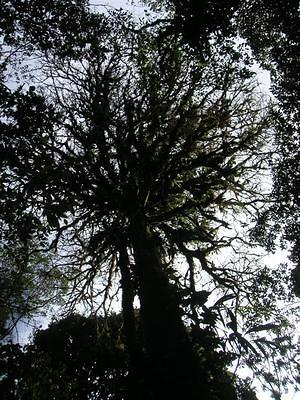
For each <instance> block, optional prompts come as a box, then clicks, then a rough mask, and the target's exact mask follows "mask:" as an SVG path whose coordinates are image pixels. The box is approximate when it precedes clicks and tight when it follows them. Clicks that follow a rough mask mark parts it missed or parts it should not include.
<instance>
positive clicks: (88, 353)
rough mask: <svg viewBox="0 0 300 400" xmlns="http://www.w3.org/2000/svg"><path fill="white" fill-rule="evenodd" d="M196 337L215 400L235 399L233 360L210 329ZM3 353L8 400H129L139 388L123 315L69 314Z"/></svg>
mask: <svg viewBox="0 0 300 400" xmlns="http://www.w3.org/2000/svg"><path fill="white" fill-rule="evenodd" d="M191 334H192V337H193V342H194V343H195V344H197V347H198V349H199V352H200V353H201V359H202V374H201V375H204V376H205V380H206V381H207V382H210V385H211V386H212V388H214V395H215V396H217V397H216V398H219V396H220V393H221V392H227V396H228V398H234V384H233V382H231V380H230V377H229V375H227V374H226V372H225V370H224V366H225V365H226V363H227V362H228V360H227V359H226V357H225V355H224V354H223V353H221V352H220V349H219V352H217V351H216V346H217V344H218V340H217V338H216V337H214V336H213V335H212V334H211V333H209V332H208V331H205V332H202V333H201V331H198V332H197V333H196V332H193V333H191ZM140 339H141V338H140ZM0 349H1V350H0V351H1V360H2V361H1V363H0V372H1V376H2V379H1V381H0V391H1V394H2V399H3V400H9V399H14V400H17V399H22V400H26V399H30V400H35V399H39V400H43V399H45V400H46V399H47V400H52V399H65V400H68V399H70V400H71V399H72V400H73V399H82V400H83V399H95V398H97V399H107V398H110V399H127V398H130V397H128V392H129V387H128V386H129V385H130V384H133V385H137V382H133V383H131V381H130V377H129V375H128V372H129V357H128V353H127V351H126V347H125V344H124V337H123V333H122V318H121V316H120V315H111V316H109V317H108V318H107V319H103V318H101V317H89V318H86V317H83V316H81V315H77V314H73V315H69V316H68V317H66V318H64V319H62V320H59V321H56V322H52V323H51V324H50V326H49V328H47V329H46V330H40V331H37V332H36V333H35V335H34V340H33V343H32V344H29V345H27V346H25V348H23V349H21V348H20V346H19V345H17V344H15V345H14V344H6V345H3V346H2V347H1V348H0ZM236 385H237V390H239V391H241V392H243V394H242V396H241V398H242V399H243V400H246V399H248V397H246V396H247V395H250V394H251V391H249V388H247V384H246V383H245V382H237V383H236ZM214 395H213V396H214ZM212 398H215V397H212ZM253 399H256V397H255V396H254V397H253Z"/></svg>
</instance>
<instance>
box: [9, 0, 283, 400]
mask: <svg viewBox="0 0 300 400" xmlns="http://www.w3.org/2000/svg"><path fill="white" fill-rule="evenodd" d="M29 3H30V4H31V5H32V7H33V9H32V11H30V12H36V11H37V10H36V9H35V8H36V7H35V5H36V3H35V2H29ZM21 4H23V3H21ZM26 4H27V3H26ZM55 4H57V5H58V4H60V5H61V2H56V3H55ZM6 5H7V7H8V9H9V10H10V7H11V4H10V3H9V5H8V3H6ZM44 6H45V7H46V11H45V9H44ZM44 6H43V8H42V9H41V10H42V11H43V12H40V9H38V12H37V16H36V19H35V20H34V21H33V20H27V19H26V18H25V17H26V13H25V17H24V15H23V14H22V13H20V14H17V15H19V20H18V23H19V25H18V27H17V31H14V32H19V31H20V32H21V33H22V34H23V36H22V34H20V35H16V38H17V39H16V40H17V42H14V40H13V41H9V40H8V39H6V40H7V44H9V45H11V46H12V49H14V48H15V46H18V49H19V50H18V51H23V53H22V55H23V56H24V57H25V58H24V60H23V62H24V61H25V62H26V57H28V55H27V54H31V55H33V56H34V57H35V64H34V66H33V69H34V72H35V76H32V75H29V79H30V82H31V85H33V84H34V85H35V88H34V87H33V86H31V87H28V86H27V85H26V76H25V78H23V79H24V85H23V88H22V89H19V92H18V96H17V98H16V100H15V101H12V102H8V103H5V104H4V106H3V116H4V120H3V128H4V129H3V134H2V138H1V139H2V148H3V152H4V153H5V154H8V155H10V156H9V157H6V158H4V159H3V163H2V166H1V168H2V170H1V171H2V182H3V184H2V187H1V198H2V199H5V202H3V206H2V203H1V206H2V216H3V217H2V218H3V221H4V222H3V223H4V224H5V226H7V229H6V230H5V231H4V240H8V238H10V240H13V239H14V240H15V241H16V243H17V242H18V241H21V242H22V243H23V244H24V246H25V247H26V248H27V249H30V250H29V254H30V255H32V254H35V252H45V253H46V254H49V255H50V254H51V253H54V254H53V256H52V257H51V263H50V265H49V267H48V271H49V272H50V271H56V272H57V273H58V275H59V276H62V277H63V278H64V280H65V281H66V282H69V284H70V285H69V289H70V290H69V293H68V305H69V306H74V305H75V304H76V302H78V301H81V302H84V303H85V304H86V305H89V306H90V307H92V309H93V311H95V307H96V308H97V309H98V307H99V308H100V306H102V309H103V311H104V313H106V312H107V308H108V306H109V304H110V303H111V302H112V301H113V299H114V298H116V296H117V294H118V292H119V281H120V286H121V289H122V308H123V317H124V331H125V338H126V346H127V347H128V350H129V355H130V363H131V369H132V371H133V375H135V377H136V379H137V380H139V379H140V378H141V376H140V374H141V373H142V374H144V376H143V377H144V379H145V380H146V383H145V385H146V387H147V396H148V398H149V399H152V398H155V399H160V398H166V397H167V398H168V397H169V398H173V399H181V398H184V397H188V398H191V399H198V398H199V397H200V395H202V396H204V395H205V396H206V397H207V398H211V399H213V398H216V396H217V398H224V399H227V398H235V396H236V395H235V394H234V392H232V391H231V392H230V393H228V392H226V391H224V392H222V393H219V394H218V395H216V393H215V392H214V387H213V385H212V384H210V382H209V381H208V380H207V379H206V377H205V376H204V375H203V373H201V362H202V361H201V360H202V359H203V358H205V354H204V353H203V349H202V347H200V348H199V347H198V348H197V346H196V345H195V344H193V341H192V337H193V336H197V335H205V332H206V330H207V329H208V330H209V331H213V330H215V331H217V332H218V333H219V335H220V336H221V337H222V340H221V342H222V343H223V345H224V346H231V350H232V353H233V356H234V357H235V358H238V359H240V358H241V357H242V359H243V360H245V361H247V362H248V364H249V365H252V367H253V368H255V365H256V364H257V365H260V362H263V359H264V358H267V357H268V354H267V351H269V349H270V348H271V349H273V350H274V356H273V353H272V357H273V361H274V364H275V367H276V368H277V367H279V366H280V362H282V360H281V357H279V358H278V357H277V356H276V355H275V350H276V349H277V347H278V346H277V345H276V341H275V339H274V341H267V340H265V338H264V336H263V332H264V331H265V330H272V331H273V333H274V335H276V338H277V339H278V340H279V342H278V343H280V346H281V348H282V349H283V348H285V349H287V348H288V345H289V344H290V342H289V340H290V339H289V336H287V335H286V331H287V330H288V327H287V326H286V324H284V323H282V322H283V321H284V318H283V316H281V315H280V314H279V313H278V312H277V310H276V304H275V302H272V301H271V300H270V299H269V298H268V297H267V296H268V290H269V289H270V290H271V288H272V284H273V281H274V277H273V278H272V277H270V274H268V271H267V270H264V269H263V268H262V267H261V266H260V265H259V264H258V263H255V262H254V261H253V262H252V260H251V256H250V255H247V253H245V252H244V253H243V252H242V250H239V246H238V243H240V242H247V240H248V238H247V236H245V235H246V234H245V233H244V232H243V233H242V234H238V233H233V230H231V231H230V227H231V226H234V225H235V224H237V221H238V216H239V211H243V216H241V219H240V223H241V224H240V225H242V224H243V223H244V224H245V220H244V218H246V217H247V216H250V217H251V218H253V217H254V216H255V214H256V213H257V212H259V211H262V210H263V209H264V206H265V203H266V202H267V201H268V196H267V194H266V193H264V191H263V189H262V186H261V185H260V181H259V179H258V171H262V173H263V171H264V170H265V169H266V161H267V159H268V155H269V149H268V148H265V147H264V143H265V142H266V141H269V140H270V133H271V130H270V126H271V123H272V118H271V115H270V113H269V107H268V104H267V103H266V102H264V100H263V99H262V98H260V97H258V96H257V94H256V89H255V85H254V84H253V83H252V82H251V79H250V78H251V74H250V73H249V71H248V70H247V68H246V67H245V65H244V64H243V62H242V59H241V58H240V57H239V53H238V52H237V51H235V50H234V46H229V44H228V43H225V44H222V43H219V42H218V41H215V42H214V44H213V45H212V46H211V48H210V51H209V56H208V57H207V59H206V62H205V63H204V62H203V57H201V58H199V57H198V56H197V55H196V54H193V53H192V52H190V51H189V50H188V48H186V47H185V46H183V45H182V42H181V40H180V38H178V35H177V34H175V35H168V37H167V40H164V38H163V36H162V35H161V31H160V26H159V25H152V26H151V27H150V29H147V28H146V27H145V26H144V27H140V26H136V24H134V23H133V21H132V20H131V18H130V17H129V16H128V15H126V14H124V13H117V14H115V13H112V14H110V15H106V16H104V15H99V16H95V15H91V14H90V13H89V12H88V11H87V10H86V9H85V8H84V7H83V8H76V10H77V11H78V15H77V16H78V19H77V20H76V21H73V22H74V24H75V28H76V29H75V28H74V31H73V30H71V28H72V27H71V28H70V31H67V32H66V30H63V29H62V26H64V25H62V24H63V22H62V24H61V22H60V21H65V19H64V18H65V17H66V14H65V11H64V9H61V8H59V7H58V8H54V9H49V8H47V7H48V2H45V4H44ZM14 7H15V8H16V9H17V7H18V3H16V4H14ZM57 10H58V11H59V13H61V14H62V17H61V18H58V17H57V15H56V13H57ZM66 11H68V10H66ZM14 15H15V14H14ZM45 15H46V16H47V18H48V19H47V22H48V25H47V26H46V31H45V33H44V34H41V33H40V30H38V29H37V30H36V29H33V28H34V27H35V26H37V27H39V26H40V25H39V24H41V19H43V18H44V17H45ZM59 15H60V14H59ZM79 17H80V18H79ZM26 21H27V22H26ZM78 21H79V22H78ZM80 21H83V22H80ZM29 22H30V25H29V27H30V29H29V28H28V25H26V23H29ZM33 22H34V23H33ZM86 22H88V23H89V24H88V25H87V24H86ZM31 23H33V25H31ZM94 27H95V29H94ZM72 29H73V28H72ZM37 32H38V33H37ZM70 32H74V35H69V33H70ZM50 33H51V34H50ZM52 33H53V36H52ZM48 34H49V35H48ZM47 35H48V36H47ZM64 35H67V36H66V41H65V42H63V43H62V41H61V40H59V39H60V38H61V37H63V38H65V36H64ZM9 37H10V36H9ZM47 37H49V38H52V37H54V38H56V37H57V39H58V41H56V40H49V41H47V45H45V42H44V41H45V38H47ZM29 39H30V41H31V42H32V43H33V46H32V47H31V48H28V40H29ZM62 44H63V46H61V45H62ZM24 51H26V52H27V53H26V52H24ZM28 52H29V53H28ZM16 69H17V72H18V73H19V69H18V66H17V68H16ZM28 72H29V73H30V68H29V71H28ZM11 96H12V98H14V96H13V95H11ZM22 97H25V98H26V99H30V101H29V102H25V108H24V107H23V104H22V102H21V103H20V101H19V99H20V98H22ZM12 155H13V156H12ZM233 219H234V221H233ZM246 221H247V220H246ZM250 244H251V243H250ZM255 244H256V243H253V246H254V245H255ZM224 246H230V247H232V248H233V249H234V250H235V251H236V252H237V253H239V254H240V258H239V260H232V261H230V262H228V263H221V264H220V263H217V260H214V262H213V255H215V258H216V253H217V251H218V250H219V249H221V248H222V247H224ZM180 257H182V258H183V259H184V260H185V261H186V263H185V264H184V265H182V266H181V265H180V262H179V261H180ZM272 279H273V280H272ZM260 282H265V283H264V285H261V284H260ZM283 285H284V282H282V286H281V285H279V287H278V293H281V295H283V294H282V292H281V291H282V289H283ZM272 290H273V295H274V293H275V291H274V289H272ZM212 292H213V293H214V294H215V296H216V299H215V300H211V302H208V300H209V296H210V294H211V293H212ZM135 296H138V299H139V301H140V306H141V310H140V313H141V326H142V343H141V344H139V341H138V340H137V327H136V322H135V318H134V309H133V302H134V298H135ZM262 311H264V314H263V313H262ZM183 318H184V319H185V321H186V324H189V325H190V330H187V329H186V326H185V324H184V322H183ZM222 324H223V326H224V328H225V331H224V334H222V333H221V332H222V331H221V325H222ZM205 326H208V328H205ZM242 333H245V334H246V336H244V335H242ZM251 340H252V341H251ZM288 356H289V354H288V350H286V352H285V353H284V354H282V357H286V358H288ZM145 370H147V374H145V373H144V372H143V371H145ZM268 379H269V378H268ZM272 379H273V378H272ZM274 382H275V383H274V387H275V389H276V390H277V388H276V385H277V381H274ZM275 389H274V393H275Z"/></svg>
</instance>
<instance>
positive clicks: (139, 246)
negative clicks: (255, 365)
mask: <svg viewBox="0 0 300 400" xmlns="http://www.w3.org/2000/svg"><path fill="white" fill-rule="evenodd" d="M131 228H132V229H131V240H132V246H133V251H134V257H135V263H136V269H137V275H138V276H137V277H138V281H139V298H140V303H141V321H142V328H143V340H144V345H145V350H146V356H147V366H148V368H149V371H148V381H149V386H150V387H151V388H152V397H149V398H151V399H153V400H159V399H164V400H166V399H172V400H175V399H178V400H179V399H181V400H183V399H189V400H191V399H200V398H203V397H204V398H206V399H207V396H205V393H203V389H204V387H205V385H204V386H203V385H201V382H200V379H201V376H200V374H199V361H198V357H197V355H196V353H195V351H194V349H193V348H192V345H191V343H190V341H189V338H188V334H187V332H186V329H185V327H184V325H183V322H182V320H181V312H180V307H179V301H178V298H177V294H176V291H175V289H174V288H173V287H172V286H171V285H170V283H169V279H168V276H167V274H166V272H165V270H164V266H163V263H162V260H161V259H160V256H159V252H158V249H157V245H156V244H155V242H154V241H153V238H152V234H151V232H150V230H149V228H148V227H147V225H146V223H145V219H144V218H143V216H142V215H136V216H135V218H133V220H132V224H131ZM201 392H202V393H201Z"/></svg>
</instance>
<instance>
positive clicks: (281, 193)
mask: <svg viewBox="0 0 300 400" xmlns="http://www.w3.org/2000/svg"><path fill="white" fill-rule="evenodd" d="M145 3H147V4H150V5H151V6H152V7H153V8H154V9H156V10H157V6H155V4H156V3H157V2H155V4H154V2H152V1H146V2H145ZM158 3H159V4H160V5H161V7H163V8H164V12H165V13H167V14H168V18H166V19H165V21H164V26H163V28H162V29H163V30H164V31H166V32H169V31H176V32H178V34H179V35H181V37H182V39H183V41H184V42H185V43H188V44H189V45H190V46H191V47H192V48H194V49H195V50H196V51H197V52H198V53H200V54H201V55H202V57H204V58H205V57H206V55H207V54H209V51H210V50H209V49H210V40H222V41H224V40H226V39H227V40H229V39H234V38H235V40H237V39H238V40H241V38H242V39H243V40H245V42H246V43H247V45H248V46H249V47H250V49H249V50H251V52H252V55H253V56H254V58H253V59H252V62H253V61H254V60H255V61H256V62H258V63H259V64H260V66H261V67H262V68H264V69H266V70H268V71H270V73H271V91H272V93H273V95H275V97H276V98H277V100H278V101H279V104H278V109H277V110H276V116H275V115H274V118H276V120H277V129H276V131H277V132H276V143H277V146H278V147H277V157H276V158H273V159H272V161H271V163H272V168H273V176H274V190H273V197H274V199H276V204H274V206H273V207H271V208H269V210H268V212H265V213H264V214H263V215H260V216H259V218H258V221H257V222H258V226H257V230H256V233H257V234H258V237H259V239H260V240H261V241H264V242H265V245H266V247H267V248H268V249H269V250H270V249H271V248H274V247H276V244H275V242H276V240H277V238H278V236H280V237H281V245H282V247H283V248H285V247H287V246H288V244H287V243H289V245H291V246H292V250H291V256H290V259H291V260H292V261H293V262H294V263H295V269H294V271H293V274H292V280H293V282H294V289H295V293H296V294H297V295H298V294H299V286H300V283H299V282H300V278H299V239H298V238H299V197H298V188H299V179H298V171H299V159H300V157H299V109H300V98H299V94H300V88H299V82H300V77H299V68H298V65H299V53H300V49H299V43H300V37H299V35H300V33H299V32H300V11H299V2H298V1H297V0H289V1H287V2H282V1H281V0H278V1H277V0H276V1H272V3H270V2H268V1H265V0H258V1H256V0H255V1H254V0H252V1H251V0H250V1H243V2H241V1H230V2H220V1H186V2H182V1H177V0H166V1H160V2H158ZM166 25H167V26H168V28H166ZM248 61H249V60H248Z"/></svg>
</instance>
